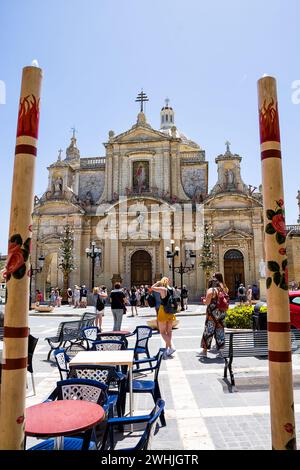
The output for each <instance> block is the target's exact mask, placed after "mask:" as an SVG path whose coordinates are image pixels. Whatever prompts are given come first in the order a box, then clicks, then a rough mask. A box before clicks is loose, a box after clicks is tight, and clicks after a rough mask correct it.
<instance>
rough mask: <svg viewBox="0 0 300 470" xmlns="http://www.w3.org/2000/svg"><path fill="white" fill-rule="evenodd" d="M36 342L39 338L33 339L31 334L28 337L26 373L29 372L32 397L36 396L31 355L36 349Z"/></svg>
mask: <svg viewBox="0 0 300 470" xmlns="http://www.w3.org/2000/svg"><path fill="white" fill-rule="evenodd" d="M38 340H39V338H35V337H34V336H32V335H31V334H30V335H29V336H28V363H27V371H28V372H30V374H31V381H32V389H33V393H34V395H36V392H35V384H34V376H33V364H32V360H33V353H34V350H35V348H36V345H37V342H38Z"/></svg>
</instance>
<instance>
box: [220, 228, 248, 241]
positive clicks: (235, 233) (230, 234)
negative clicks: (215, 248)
mask: <svg viewBox="0 0 300 470" xmlns="http://www.w3.org/2000/svg"><path fill="white" fill-rule="evenodd" d="M252 238H253V236H252V234H250V233H248V232H244V231H243V230H236V229H233V230H232V229H230V230H224V231H223V232H221V233H218V234H217V235H216V236H215V237H214V239H215V240H220V241H221V240H222V241H231V240H235V241H236V240H251V239H252Z"/></svg>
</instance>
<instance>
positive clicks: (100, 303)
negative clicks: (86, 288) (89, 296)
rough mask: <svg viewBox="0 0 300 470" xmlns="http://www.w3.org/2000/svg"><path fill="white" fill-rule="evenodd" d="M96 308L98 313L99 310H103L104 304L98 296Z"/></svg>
mask: <svg viewBox="0 0 300 470" xmlns="http://www.w3.org/2000/svg"><path fill="white" fill-rule="evenodd" d="M96 308H97V310H98V312H101V310H104V302H103V300H102V299H101V297H100V295H98V296H97V302H96Z"/></svg>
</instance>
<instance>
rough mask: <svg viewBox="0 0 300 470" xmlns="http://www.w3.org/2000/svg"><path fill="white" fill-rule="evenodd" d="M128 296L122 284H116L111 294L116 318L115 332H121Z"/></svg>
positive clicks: (112, 307) (112, 308)
mask: <svg viewBox="0 0 300 470" xmlns="http://www.w3.org/2000/svg"><path fill="white" fill-rule="evenodd" d="M125 299H126V296H125V294H124V292H123V290H122V289H121V284H120V283H119V282H116V283H115V285H114V289H113V290H112V291H111V293H110V303H111V311H112V314H113V318H114V327H113V331H121V325H122V319H123V314H124V313H125V308H126V307H125Z"/></svg>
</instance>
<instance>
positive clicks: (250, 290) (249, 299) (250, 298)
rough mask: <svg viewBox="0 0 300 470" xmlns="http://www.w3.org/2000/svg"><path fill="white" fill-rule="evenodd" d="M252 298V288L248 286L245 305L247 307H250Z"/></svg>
mask: <svg viewBox="0 0 300 470" xmlns="http://www.w3.org/2000/svg"><path fill="white" fill-rule="evenodd" d="M252 296H253V292H252V287H251V286H250V285H249V286H248V289H247V303H248V305H250V307H251V305H252Z"/></svg>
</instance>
